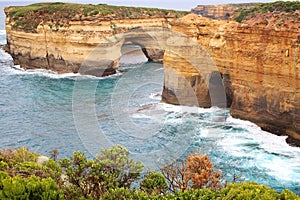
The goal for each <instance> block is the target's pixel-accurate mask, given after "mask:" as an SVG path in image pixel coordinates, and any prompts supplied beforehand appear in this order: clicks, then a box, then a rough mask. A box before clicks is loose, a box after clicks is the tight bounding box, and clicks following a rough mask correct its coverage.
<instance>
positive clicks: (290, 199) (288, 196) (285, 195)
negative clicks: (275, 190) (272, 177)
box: [279, 189, 300, 200]
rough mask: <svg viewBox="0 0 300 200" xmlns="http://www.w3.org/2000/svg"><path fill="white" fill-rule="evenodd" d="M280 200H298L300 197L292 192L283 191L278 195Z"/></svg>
mask: <svg viewBox="0 0 300 200" xmlns="http://www.w3.org/2000/svg"><path fill="white" fill-rule="evenodd" d="M279 199H280V200H296V199H297V200H300V197H299V196H298V195H296V194H295V193H293V192H292V191H290V190H288V189H285V190H283V191H282V192H281V194H280V198H279Z"/></svg>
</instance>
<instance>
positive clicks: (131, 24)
mask: <svg viewBox="0 0 300 200" xmlns="http://www.w3.org/2000/svg"><path fill="white" fill-rule="evenodd" d="M5 13H6V32H7V46H6V50H7V51H8V52H9V53H10V54H11V55H12V57H13V58H14V62H15V64H19V65H21V67H23V68H25V69H31V68H33V69H36V68H44V69H50V70H53V71H56V72H59V73H65V72H75V73H76V72H80V73H82V74H90V75H95V76H105V75H109V74H113V73H114V72H115V69H116V68H117V67H118V61H119V58H120V56H121V52H120V50H119V47H118V46H116V44H112V43H111V44H110V49H109V48H106V49H105V48H101V50H100V48H97V47H98V45H99V44H102V43H104V42H105V43H107V42H108V41H107V40H109V39H110V38H112V36H113V35H116V34H121V33H124V32H128V31H129V30H134V29H138V28H140V29H144V28H153V27H159V28H162V27H165V28H167V27H168V26H169V22H170V21H172V20H174V19H176V17H179V16H181V15H184V14H185V12H179V11H178V12H177V11H172V10H160V9H147V8H130V7H117V6H109V5H105V4H103V5H101V4H99V5H80V4H64V3H40V4H32V5H29V6H26V7H8V8H6V9H5ZM137 42H138V41H137ZM111 45H113V46H111ZM120 45H122V44H120ZM108 46H109V45H108ZM141 47H142V50H143V52H144V53H145V55H146V56H147V57H148V59H149V61H162V57H163V51H161V50H157V49H156V47H155V46H154V45H153V43H152V42H149V43H147V40H145V39H144V41H143V44H142V45H141ZM95 50H100V52H98V54H101V55H102V60H99V59H98V58H97V56H95V55H94V56H93V57H91V54H92V53H91V52H93V51H95ZM112 54H115V55H112ZM112 57H113V58H114V59H111V58H112ZM87 58H88V59H89V61H88V62H85V63H84V64H85V66H82V64H83V62H84V61H86V59H87ZM95 63H97V65H95Z"/></svg>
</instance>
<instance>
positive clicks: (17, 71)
mask: <svg viewBox="0 0 300 200" xmlns="http://www.w3.org/2000/svg"><path fill="white" fill-rule="evenodd" d="M3 70H4V71H5V73H6V74H9V75H35V76H43V77H48V78H52V79H61V78H69V79H76V80H77V79H79V80H81V79H98V80H101V79H106V78H111V77H116V76H120V75H121V74H122V73H121V72H117V73H116V74H113V75H111V76H106V77H95V76H91V75H81V74H79V73H63V74H58V73H56V72H53V71H51V70H46V69H28V70H25V69H23V68H21V67H20V65H13V66H4V67H3Z"/></svg>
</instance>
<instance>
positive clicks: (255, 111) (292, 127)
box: [6, 14, 300, 141]
mask: <svg viewBox="0 0 300 200" xmlns="http://www.w3.org/2000/svg"><path fill="white" fill-rule="evenodd" d="M264 19H265V18H264ZM264 19H262V20H253V19H252V20H251V21H249V22H246V23H244V24H239V23H236V22H228V21H216V20H210V19H207V18H204V17H200V16H198V15H196V14H191V15H187V16H185V17H182V18H179V19H177V20H175V19H166V18H157V19H124V20H113V21H112V20H108V21H84V20H81V21H70V22H69V26H68V27H61V28H59V29H58V30H57V31H53V30H52V29H51V28H50V27H49V26H48V24H47V25H46V24H40V25H39V26H38V28H37V31H36V33H26V32H22V31H15V30H12V24H10V23H7V24H6V28H7V41H8V45H7V49H8V51H9V53H10V54H11V55H12V56H13V58H14V61H15V63H16V64H20V65H21V66H22V67H24V68H46V69H51V70H54V71H57V72H59V73H64V72H78V71H79V72H80V73H83V74H91V75H95V76H103V75H109V74H111V73H114V70H115V69H116V68H117V67H118V59H119V58H120V56H121V51H120V48H121V46H122V44H124V43H126V42H130V43H131V44H137V45H140V46H141V47H142V49H143V51H144V53H145V55H146V56H147V57H148V58H149V60H152V61H161V60H162V56H164V57H163V61H164V75H165V78H164V90H163V94H162V100H163V101H165V102H168V103H172V104H181V105H191V106H194V105H195V106H201V107H211V106H221V107H230V109H231V114H232V116H233V117H238V118H241V119H246V120H250V121H252V122H255V123H256V124H258V125H259V126H261V127H262V128H263V129H265V130H268V131H271V132H273V133H276V134H279V135H281V134H287V135H289V136H291V137H290V138H294V139H297V140H298V141H300V82H299V75H300V59H299V57H300V55H299V50H300V49H299V43H300V37H299V35H300V31H299V28H295V27H299V22H295V21H294V22H291V23H292V24H288V23H286V24H285V25H284V26H279V25H278V24H277V23H274V21H276V20H272V18H267V20H264ZM8 21H9V20H7V22H8ZM112 23H113V24H114V26H112ZM297 23H298V24H297ZM115 27H118V29H117V30H119V31H120V32H115V30H116V29H115ZM147 27H151V28H155V27H160V28H171V30H172V31H171V32H170V31H166V32H162V33H160V32H156V31H155V30H149V31H146V32H145V33H144V34H143V30H145V29H147ZM140 28H142V29H141V30H142V31H140V32H139V31H137V32H138V33H136V32H135V31H133V32H129V33H127V34H126V35H125V36H121V37H119V39H117V40H116V41H111V40H110V41H107V40H106V39H107V38H111V36H113V35H118V34H121V33H124V32H128V30H135V29H137V30H138V29H140ZM168 30H169V29H168ZM155 33H156V34H155ZM120 38H121V39H120ZM91 52H93V53H92V55H91ZM97 55H101V59H99V56H97ZM83 61H84V62H83ZM82 63H83V64H82ZM95 63H97V65H95Z"/></svg>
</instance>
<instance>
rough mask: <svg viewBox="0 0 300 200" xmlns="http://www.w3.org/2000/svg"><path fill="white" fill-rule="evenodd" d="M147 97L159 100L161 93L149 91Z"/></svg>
mask: <svg viewBox="0 0 300 200" xmlns="http://www.w3.org/2000/svg"><path fill="white" fill-rule="evenodd" d="M149 98H150V99H153V100H161V94H155V93H151V94H150V96H149Z"/></svg>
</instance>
